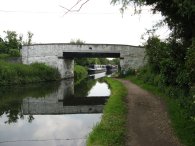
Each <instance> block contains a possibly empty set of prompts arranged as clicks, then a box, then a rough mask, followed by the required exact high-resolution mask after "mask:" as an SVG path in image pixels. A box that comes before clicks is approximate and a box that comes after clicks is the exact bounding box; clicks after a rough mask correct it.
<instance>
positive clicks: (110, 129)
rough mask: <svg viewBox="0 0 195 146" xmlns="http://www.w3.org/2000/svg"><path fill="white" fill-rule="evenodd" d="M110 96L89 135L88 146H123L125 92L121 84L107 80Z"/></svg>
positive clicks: (125, 112)
mask: <svg viewBox="0 0 195 146" xmlns="http://www.w3.org/2000/svg"><path fill="white" fill-rule="evenodd" d="M106 81H107V82H108V84H109V85H110V88H111V91H112V94H111V96H110V98H109V100H108V102H107V104H106V105H105V107H104V111H103V116H102V120H101V122H100V123H99V124H98V125H97V126H95V127H94V129H93V131H92V132H91V133H90V134H89V137H88V140H87V145H88V146H100V145H101V146H124V142H125V132H126V131H125V124H126V114H127V109H126V104H125V98H124V97H125V96H126V94H127V91H126V89H125V87H124V85H123V84H122V83H120V82H119V81H117V80H114V79H111V78H107V79H106Z"/></svg>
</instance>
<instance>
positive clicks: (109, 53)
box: [22, 43, 145, 78]
mask: <svg viewBox="0 0 195 146" xmlns="http://www.w3.org/2000/svg"><path fill="white" fill-rule="evenodd" d="M77 57H78V58H81V57H86V58H87V57H105V58H106V57H107V58H108V57H112V58H120V67H121V70H122V71H124V72H125V71H127V69H129V68H131V69H138V68H139V67H141V66H143V65H144V63H145V61H144V57H145V48H143V47H139V46H130V45H116V44H60V43H58V44H34V45H29V46H23V47H22V62H23V63H24V64H31V63H35V62H39V63H45V64H47V65H49V66H52V67H55V68H57V69H58V70H59V72H60V74H61V78H70V77H73V76H74V58H77Z"/></svg>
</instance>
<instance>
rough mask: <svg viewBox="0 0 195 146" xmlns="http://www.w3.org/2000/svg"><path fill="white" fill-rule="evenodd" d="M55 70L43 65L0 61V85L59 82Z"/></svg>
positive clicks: (57, 73)
mask: <svg viewBox="0 0 195 146" xmlns="http://www.w3.org/2000/svg"><path fill="white" fill-rule="evenodd" d="M59 79H60V74H59V72H58V70H57V69H55V68H52V67H49V66H46V65H45V64H43V63H33V64H31V65H25V64H17V63H8V62H4V61H0V85H12V84H23V83H33V82H42V81H52V80H59Z"/></svg>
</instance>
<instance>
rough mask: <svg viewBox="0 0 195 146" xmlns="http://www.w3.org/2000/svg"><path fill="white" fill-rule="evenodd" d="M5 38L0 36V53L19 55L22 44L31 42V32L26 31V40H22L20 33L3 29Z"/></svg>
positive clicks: (11, 55) (12, 55)
mask: <svg viewBox="0 0 195 146" xmlns="http://www.w3.org/2000/svg"><path fill="white" fill-rule="evenodd" d="M4 33H5V34H6V36H5V38H1V37H0V54H9V56H10V57H19V56H20V49H21V48H22V45H23V44H24V45H30V44H31V43H32V37H33V33H31V32H28V34H27V35H28V40H27V41H26V42H24V41H23V37H22V35H18V34H17V33H16V32H15V31H9V30H8V31H4Z"/></svg>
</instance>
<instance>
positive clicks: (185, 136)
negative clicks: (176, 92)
mask: <svg viewBox="0 0 195 146" xmlns="http://www.w3.org/2000/svg"><path fill="white" fill-rule="evenodd" d="M126 78H127V79H129V80H131V81H132V82H133V83H135V84H137V85H139V86H140V87H142V88H144V89H146V90H148V91H150V92H151V93H153V94H155V95H157V96H160V97H162V98H163V99H164V100H165V102H166V106H167V109H168V113H169V117H170V119H171V124H172V127H173V129H174V131H175V133H176V135H177V136H178V137H179V139H180V141H181V142H182V143H183V144H185V145H186V146H195V118H194V117H193V116H192V117H190V118H189V117H188V115H189V111H190V110H189V109H191V110H192V108H193V107H192V106H191V107H188V108H185V107H183V106H182V104H181V99H180V98H173V97H169V96H167V95H166V92H163V91H162V89H160V88H158V87H157V86H154V85H151V84H147V83H144V82H143V81H142V80H140V79H138V78H136V76H129V77H126ZM183 100H188V98H184V99H183ZM189 102H191V100H189ZM183 103H186V101H185V102H184V101H183ZM189 105H192V104H189ZM194 116H195V115H194Z"/></svg>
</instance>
